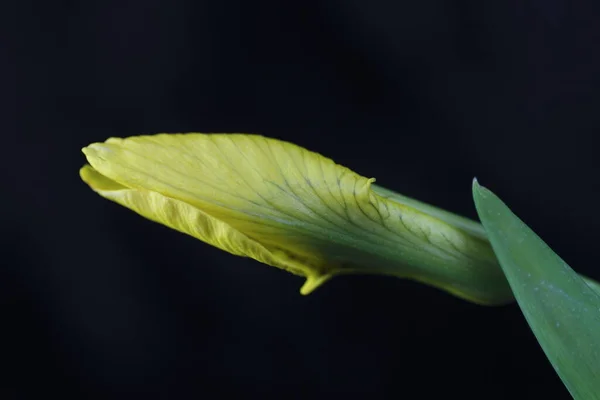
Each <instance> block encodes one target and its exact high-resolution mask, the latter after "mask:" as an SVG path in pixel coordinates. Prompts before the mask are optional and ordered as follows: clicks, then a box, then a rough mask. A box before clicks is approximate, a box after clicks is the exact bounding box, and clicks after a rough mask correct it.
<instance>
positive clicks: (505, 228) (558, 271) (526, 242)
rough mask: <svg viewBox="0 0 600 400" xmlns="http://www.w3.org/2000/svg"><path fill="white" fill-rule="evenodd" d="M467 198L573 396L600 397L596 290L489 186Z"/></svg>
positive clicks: (599, 320)
mask: <svg viewBox="0 0 600 400" xmlns="http://www.w3.org/2000/svg"><path fill="white" fill-rule="evenodd" d="M473 198H474V200H475V205H476V207H477V212H478V214H479V217H480V219H481V221H482V222H483V226H484V227H485V229H486V231H487V234H488V237H489V239H490V242H491V243H492V247H493V249H494V251H495V253H496V256H497V257H498V259H499V261H500V265H501V266H502V269H503V270H504V273H505V274H506V277H507V279H508V282H509V284H510V286H511V288H512V290H513V293H514V295H515V298H516V299H517V302H518V304H519V306H520V307H521V310H522V311H523V314H524V315H525V318H526V319H527V322H528V323H529V325H530V327H531V329H532V331H533V333H534V334H535V336H536V338H537V339H538V341H539V343H540V345H541V346H542V348H543V350H544V352H545V353H546V356H547V357H548V359H549V360H550V362H551V363H552V366H553V367H554V369H555V370H556V372H557V373H558V375H559V376H560V378H561V379H562V381H563V383H564V384H565V385H566V387H567V389H568V390H569V392H570V393H571V395H572V396H573V397H574V398H575V399H581V400H594V399H595V400H597V399H600V296H599V295H598V293H597V292H596V291H594V290H593V289H592V287H594V286H595V288H596V289H597V284H596V283H593V282H592V283H587V284H586V282H585V281H584V280H583V279H582V278H581V277H580V276H579V275H578V274H577V273H575V271H573V270H572V269H571V268H570V267H569V266H568V265H567V264H566V263H565V262H564V261H563V260H562V259H561V258H560V257H559V256H558V255H557V254H556V253H554V252H553V251H552V249H550V247H548V245H546V243H544V241H543V240H541V239H540V238H539V237H538V236H537V235H536V234H535V233H534V232H533V231H532V230H531V229H530V228H529V227H527V225H525V223H523V221H521V220H520V219H519V218H518V217H517V216H516V215H514V214H513V213H512V212H511V211H510V209H509V208H508V207H507V206H506V205H505V204H504V203H503V202H502V201H501V200H500V199H499V198H498V197H497V196H496V195H494V194H493V193H492V192H491V191H489V190H488V189H486V188H484V187H482V186H480V185H479V184H478V183H477V181H474V182H473Z"/></svg>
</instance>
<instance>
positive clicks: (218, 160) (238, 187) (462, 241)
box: [83, 134, 512, 304]
mask: <svg viewBox="0 0 600 400" xmlns="http://www.w3.org/2000/svg"><path fill="white" fill-rule="evenodd" d="M83 152H84V153H85V154H86V156H87V159H88V162H89V163H90V164H91V166H92V167H93V170H95V171H96V173H97V174H99V175H101V176H103V177H104V179H107V180H108V181H113V182H115V184H118V185H122V186H123V187H126V188H128V190H126V191H124V190H123V189H119V190H115V191H113V190H109V191H102V190H98V192H99V193H100V194H101V195H103V196H105V197H109V196H108V194H110V196H112V197H113V198H112V199H113V200H115V201H117V200H116V199H117V198H119V199H121V198H122V196H127V198H126V200H120V202H121V204H124V205H126V206H127V207H129V208H132V209H134V210H135V211H136V212H139V213H140V214H142V215H144V216H146V217H147V218H150V219H154V220H158V221H159V222H161V223H164V224H166V225H168V226H172V227H174V228H175V229H178V230H181V231H184V232H186V233H190V232H193V226H194V224H197V223H201V224H204V225H207V224H208V225H210V224H217V222H218V223H219V224H220V225H219V226H220V227H223V226H226V227H228V230H229V231H228V232H230V231H235V232H236V233H237V235H242V236H243V240H244V243H247V242H248V241H252V243H254V245H260V246H262V250H261V251H267V252H270V253H272V254H275V253H276V254H283V255H285V257H288V258H289V259H291V260H295V261H296V262H297V264H299V266H298V267H297V268H298V270H297V271H296V272H297V273H300V274H302V275H305V276H308V277H309V279H310V280H311V282H310V284H309V283H307V286H306V287H305V290H304V291H306V290H308V289H306V288H312V287H316V286H318V283H319V282H321V281H322V279H321V278H319V279H317V277H330V276H332V275H335V274H342V273H380V274H389V275H395V276H400V277H405V278H411V279H416V280H419V281H421V282H424V283H427V284H430V285H433V286H436V287H440V288H442V289H444V290H446V291H448V292H450V293H453V294H455V295H457V296H460V297H463V298H466V299H469V300H471V301H474V302H477V303H484V304H498V303H505V302H507V301H510V300H511V299H512V294H511V292H510V289H509V287H508V284H507V282H506V280H505V278H504V276H503V274H502V272H501V269H500V268H499V266H498V264H497V262H496V259H495V257H494V255H493V252H492V250H491V248H490V246H489V244H488V243H487V242H486V241H485V239H484V238H481V237H479V236H478V235H477V234H476V233H475V232H470V231H469V229H467V228H466V227H464V226H463V227H461V226H459V224H458V223H454V222H456V221H454V220H450V219H448V218H446V219H444V218H443V216H441V215H437V216H435V217H434V216H432V215H435V214H433V213H429V214H428V212H427V209H423V208H421V209H419V208H414V207H415V206H414V204H413V205H412V206H409V205H407V204H403V203H402V197H394V196H388V195H387V194H386V195H384V194H383V193H381V194H380V191H378V190H373V188H372V186H371V184H372V182H373V181H374V179H367V178H365V177H362V176H360V175H358V174H356V173H354V172H352V171H351V170H349V169H348V168H345V167H343V166H340V165H337V164H335V163H334V162H333V161H332V160H330V159H328V158H325V157H323V156H321V155H319V154H317V153H313V152H310V151H308V150H305V149H303V148H301V147H299V146H296V145H293V144H291V143H286V142H282V141H279V140H275V139H267V138H264V137H262V136H258V135H244V134H159V135H153V136H136V137H131V138H127V139H116V138H111V139H108V140H107V141H106V142H104V143H94V144H91V145H90V146H88V147H86V148H84V149H83ZM84 174H88V172H84ZM84 179H85V178H84ZM92 181H93V182H98V184H108V183H106V182H104V181H103V180H101V179H100V178H99V177H96V178H95V179H94V180H92ZM102 182H103V183H102ZM109 186H110V185H109ZM92 187H94V186H93V185H92ZM119 191H124V192H125V193H126V194H125V193H123V194H116V192H119ZM107 193H108V194H107ZM388 194H389V193H388ZM142 197H143V198H145V200H142ZM167 200H168V201H167ZM141 203H143V205H140V204H141ZM132 204H133V205H132ZM175 204H176V205H175ZM162 208H166V210H167V211H163V210H162ZM173 210H175V211H173ZM157 214H158V216H157ZM175 214H177V216H175ZM430 214H432V215H430ZM448 214H449V213H448ZM198 219H200V220H201V222H197V220H198ZM207 221H210V223H209V222H207ZM211 226H212V225H211ZM202 229H208V230H210V229H212V228H210V229H209V228H202ZM221 229H225V228H221ZM190 234H193V235H194V236H195V237H198V238H199V239H201V240H204V241H206V242H208V243H211V244H213V245H216V246H218V247H220V248H222V249H224V250H227V251H230V252H232V253H234V254H242V253H245V252H246V251H248V249H246V248H243V249H240V248H237V247H236V245H235V244H234V243H233V241H234V240H242V239H240V238H239V237H237V236H236V237H235V239H232V238H228V239H227V241H229V242H231V243H229V244H228V245H227V246H229V247H227V246H223V244H222V243H221V242H219V240H223V239H219V240H216V239H215V237H214V233H213V232H212V231H211V232H210V234H206V233H202V234H200V233H198V232H193V233H190ZM229 234H230V235H231V233H229ZM211 235H212V236H211ZM245 246H247V244H245ZM232 249H233V250H234V251H232ZM253 251H255V250H253ZM255 252H256V251H255ZM246 255H248V254H246ZM250 256H251V257H253V258H256V259H257V260H259V261H262V262H266V263H267V264H270V265H276V266H280V265H277V263H274V262H273V261H272V260H271V261H264V260H263V259H260V258H258V257H257V256H256V254H255V253H252V254H251V255H250ZM282 257H283V256H282ZM263 258H264V256H263ZM288 269H289V268H288Z"/></svg>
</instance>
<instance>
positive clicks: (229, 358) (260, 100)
mask: <svg viewBox="0 0 600 400" xmlns="http://www.w3.org/2000/svg"><path fill="white" fill-rule="evenodd" d="M15 4H16V9H14V11H16V13H15V14H13V13H12V10H11V13H10V14H5V15H4V17H5V19H6V20H7V21H6V23H7V24H8V25H7V26H13V27H15V28H17V31H16V32H15V34H14V35H13V34H11V35H10V36H6V37H5V38H8V40H6V41H5V42H6V43H8V44H9V46H8V47H7V49H8V50H9V53H7V54H8V55H9V56H10V57H12V56H16V57H17V58H16V63H15V62H12V60H13V58H5V59H4V61H5V62H4V63H3V65H4V67H5V68H6V71H7V72H6V73H5V74H4V77H8V79H6V86H5V87H6V90H4V92H5V94H8V95H9V97H10V101H9V102H7V105H6V108H5V111H6V110H8V111H9V113H8V115H9V118H8V119H7V122H6V129H5V132H4V133H3V135H4V136H3V137H4V138H5V139H4V140H3V151H2V157H0V167H1V168H2V172H3V174H2V187H3V189H2V196H1V200H0V202H1V207H2V208H1V212H2V214H1V216H2V224H1V226H0V233H1V235H2V237H1V240H2V241H1V243H2V254H1V256H0V261H1V263H2V266H1V274H2V275H1V276H0V300H1V301H2V304H3V307H4V306H6V312H3V314H2V315H3V322H2V330H3V332H4V333H5V335H6V334H7V336H5V339H4V340H2V341H1V342H0V346H2V348H0V353H1V360H2V363H5V364H6V365H7V366H8V367H9V370H8V373H7V372H6V371H5V372H4V373H3V375H2V376H1V378H0V379H2V386H1V387H0V388H1V390H2V392H3V393H5V397H3V398H7V399H8V398H12V397H14V398H40V397H39V396H40V395H45V396H56V395H60V396H63V398H64V396H67V395H76V396H78V397H79V398H106V399H108V398H111V399H112V398H124V399H131V398H136V397H140V398H141V397H142V396H143V398H148V399H152V398H219V397H222V396H224V395H225V394H235V395H238V396H239V397H242V398H252V397H255V398H260V397H263V396H265V395H268V394H272V395H277V396H278V397H279V398H296V397H297V398H326V397H327V398H334V397H335V396H340V397H341V396H346V397H347V396H350V395H352V394H354V395H356V396H358V397H362V398H403V399H408V398H437V397H438V396H444V397H446V396H447V397H454V396H456V397H458V398H469V399H506V398H542V397H543V396H545V397H544V398H552V399H567V398H569V396H568V393H567V391H566V390H565V389H564V388H563V386H562V383H561V382H560V380H559V378H558V377H557V376H556V374H555V372H554V370H553V369H552V367H551V366H550V364H549V363H548V362H547V360H546V358H545V356H544V354H543V352H542V351H541V349H540V348H539V346H538V344H537V342H536V340H535V338H534V337H533V335H532V333H531V332H530V330H529V328H528V326H527V324H526V323H525V320H524V318H523V317H522V315H521V313H520V311H519V309H518V307H517V306H515V305H511V306H506V307H500V308H485V307H479V306H475V305H472V304H469V303H466V302H464V301H461V300H457V299H455V298H454V297H451V296H449V295H447V294H445V293H443V292H441V291H438V290H435V289H431V288H428V287H425V286H423V285H420V284H416V283H412V282H409V281H403V280H399V279H393V278H384V277H366V276H365V277H356V276H354V277H341V278H337V279H334V280H333V281H331V282H330V283H328V284H327V285H325V286H324V287H323V288H321V289H319V290H318V291H316V292H315V293H314V294H312V295H310V296H308V297H303V296H301V295H300V294H299V293H298V290H299V287H300V285H301V283H302V280H301V279H299V278H297V277H294V276H292V275H289V274H287V273H285V272H282V271H279V270H276V269H274V268H270V267H267V266H265V265H261V264H259V263H257V262H254V261H251V260H248V259H243V258H238V257H234V256H232V255H229V254H227V253H224V252H222V251H219V250H217V249H215V248H212V247H209V246H208V245H205V244H203V243H201V242H199V241H196V240H194V239H192V238H190V237H187V236H185V235H182V234H179V233H177V232H175V231H171V230H169V229H167V228H164V227H162V226H160V225H157V224H154V223H151V222H149V221H147V220H144V219H143V218H141V217H139V216H137V215H135V214H134V213H132V212H130V211H128V210H126V209H125V208H122V207H120V206H118V205H116V204H113V203H111V202H109V201H106V200H104V199H102V198H100V197H99V196H97V195H96V194H94V193H93V192H92V191H91V190H89V189H88V188H87V186H86V185H85V184H83V183H82V182H81V181H80V179H79V177H78V169H79V167H80V166H81V165H82V164H83V163H84V162H85V161H84V157H83V155H82V154H81V152H80V149H81V147H83V146H85V145H87V144H89V143H91V142H95V141H103V140H104V139H106V138H108V137H110V136H130V135H136V134H141V133H155V132H188V131H197V132H248V133H260V134H263V135H266V136H271V137H276V138H280V139H284V140H288V141H292V142H294V143H297V144H299V145H302V146H304V147H306V148H308V149H311V150H314V151H318V152H320V153H322V154H324V155H326V156H329V157H331V158H333V159H334V160H335V161H337V162H338V163H341V164H343V165H346V166H348V167H350V168H351V169H353V170H355V171H357V172H358V173H360V174H362V175H366V176H374V177H376V178H377V179H378V183H379V184H381V185H383V186H387V187H389V188H392V189H395V190H397V191H399V192H401V193H403V194H406V195H409V196H412V197H415V198H418V199H421V200H424V201H428V202H431V203H433V204H436V205H438V206H441V207H444V208H447V209H449V210H452V211H455V212H458V213H461V214H463V215H466V216H469V217H473V218H475V215H476V214H475V211H474V207H473V204H472V199H471V195H470V185H471V179H472V178H473V176H477V177H478V178H479V180H480V182H482V183H483V184H484V185H486V186H488V187H490V188H491V189H492V190H494V191H495V192H496V193H498V194H499V195H500V196H501V197H502V198H503V199H504V200H505V201H506V202H507V203H508V204H509V205H510V206H511V207H512V208H513V210H514V211H515V212H516V213H517V214H518V215H519V216H520V217H522V218H523V219H524V220H525V221H526V222H527V223H528V224H530V226H531V227H532V228H533V229H534V230H536V232H538V233H539V234H540V235H541V236H542V237H543V238H544V239H545V240H546V241H547V242H548V243H549V244H550V245H551V246H552V247H553V248H554V249H555V250H556V251H557V252H558V253H559V254H560V255H561V256H563V258H565V259H566V260H567V261H568V262H569V263H570V264H571V265H572V266H574V268H575V269H577V270H578V271H580V272H584V273H587V274H588V275H590V276H593V277H595V278H597V279H600V270H599V269H598V260H597V249H598V245H597V243H598V239H599V238H600V234H599V233H598V228H599V227H600V215H599V213H598V211H597V210H598V208H597V207H598V204H599V203H600V184H599V182H598V179H597V177H598V172H599V167H600V161H599V160H598V158H597V151H598V148H597V146H596V138H595V136H596V134H597V132H598V131H599V129H600V113H599V112H598V110H599V106H600V86H599V83H600V82H599V80H600V50H599V47H598V43H599V42H600V40H599V39H600V35H599V32H600V30H599V28H598V20H599V19H598V17H599V16H600V13H599V11H600V10H599V9H598V8H599V7H600V6H599V5H598V3H597V2H595V1H578V2H569V1H560V0H552V1H550V0H537V1H503V2H484V1H475V0H473V1H458V0H457V1H442V0H419V1H382V0H381V1H380V0H370V1H368V2H367V1H364V2H359V1H351V0H321V1H309V0H306V1H280V2H278V1H243V0H238V1H234V0H214V1H191V0H190V1H183V0H182V1H166V0H162V1H161V0H137V1H135V0H106V1H97V2H95V1H86V2H76V1H52V2H51V1H37V2H32V1H22V2H20V3H17V2H15ZM13 15H14V18H13ZM6 17H8V18H6ZM17 76H18V84H17V80H16V77H17ZM15 89H16V91H15ZM13 93H14V94H16V97H13V96H12V94H13ZM15 105H16V107H15ZM15 117H16V118H15ZM15 122H16V124H15Z"/></svg>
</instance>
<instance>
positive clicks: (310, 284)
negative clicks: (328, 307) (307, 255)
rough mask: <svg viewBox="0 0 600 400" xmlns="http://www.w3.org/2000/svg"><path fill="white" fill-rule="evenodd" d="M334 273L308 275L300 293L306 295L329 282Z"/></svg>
mask: <svg viewBox="0 0 600 400" xmlns="http://www.w3.org/2000/svg"><path fill="white" fill-rule="evenodd" d="M331 277H332V275H330V274H323V275H309V276H307V277H306V282H304V285H302V287H301V288H300V294H302V295H304V296H306V295H308V294H311V293H312V292H314V291H315V289H317V288H318V287H319V286H321V285H322V284H323V283H325V282H327V281H328V280H329V279H331Z"/></svg>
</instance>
